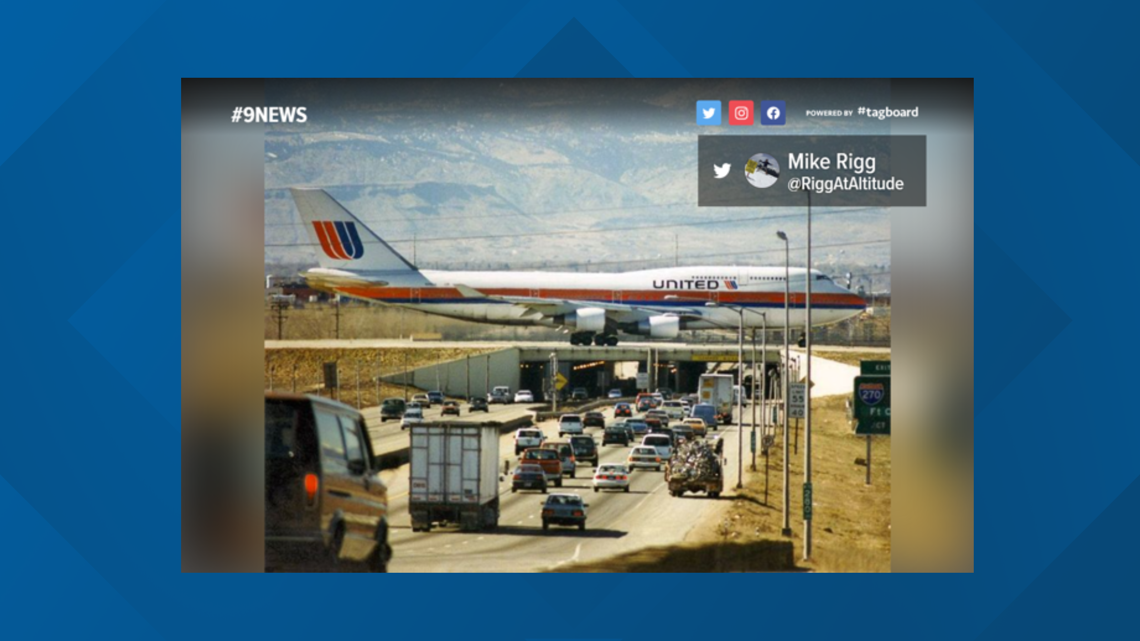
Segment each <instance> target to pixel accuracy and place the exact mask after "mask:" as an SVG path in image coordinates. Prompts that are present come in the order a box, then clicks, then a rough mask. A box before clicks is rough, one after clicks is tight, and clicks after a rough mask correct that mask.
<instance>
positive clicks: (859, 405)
mask: <svg viewBox="0 0 1140 641" xmlns="http://www.w3.org/2000/svg"><path fill="white" fill-rule="evenodd" d="M855 433H856V434H890V433H891V377H890V376H856V377H855Z"/></svg>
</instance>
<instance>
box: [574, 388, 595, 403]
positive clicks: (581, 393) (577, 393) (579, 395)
mask: <svg viewBox="0 0 1140 641" xmlns="http://www.w3.org/2000/svg"><path fill="white" fill-rule="evenodd" d="M589 398H590V394H589V393H588V392H587V391H586V388H585V387H575V388H574V390H573V391H572V392H570V400H572V401H585V400H589Z"/></svg>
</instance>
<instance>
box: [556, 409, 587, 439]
mask: <svg viewBox="0 0 1140 641" xmlns="http://www.w3.org/2000/svg"><path fill="white" fill-rule="evenodd" d="M584 431H585V428H584V427H583V426H582V417H581V416H579V415H577V414H563V415H562V416H559V417H558V436H563V435H566V434H582V433H583V432H584Z"/></svg>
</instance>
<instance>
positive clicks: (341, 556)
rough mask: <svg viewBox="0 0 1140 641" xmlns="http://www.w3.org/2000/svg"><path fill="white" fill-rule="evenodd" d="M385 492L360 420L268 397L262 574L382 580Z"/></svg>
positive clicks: (323, 405) (310, 402)
mask: <svg viewBox="0 0 1140 641" xmlns="http://www.w3.org/2000/svg"><path fill="white" fill-rule="evenodd" d="M391 557H392V548H391V547H389V545H388V488H387V486H385V485H384V482H383V481H381V480H380V475H379V467H378V466H377V465H376V464H375V462H374V458H373V454H372V442H371V440H370V439H369V438H368V430H367V429H365V427H364V418H363V417H362V416H361V415H360V412H357V411H356V410H355V409H353V408H351V407H349V406H348V405H344V404H342V403H337V402H335V401H330V400H327V399H323V398H320V397H316V396H302V395H299V394H280V393H274V392H267V393H266V394H265V569H266V570H267V571H272V570H278V569H284V570H288V571H305V570H309V571H312V570H316V571H325V572H328V571H334V572H335V571H339V570H345V569H349V567H350V566H356V567H360V566H363V567H366V568H368V569H369V570H372V571H374V572H387V571H388V560H389V559H390V558H391Z"/></svg>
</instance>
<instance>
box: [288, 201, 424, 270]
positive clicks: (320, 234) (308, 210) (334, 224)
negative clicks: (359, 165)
mask: <svg viewBox="0 0 1140 641" xmlns="http://www.w3.org/2000/svg"><path fill="white" fill-rule="evenodd" d="M289 192H290V193H292V194H293V201H294V202H295V203H297V210H298V211H299V212H301V220H303V221H304V223H305V230H306V231H307V232H308V233H309V237H310V238H311V239H312V240H313V242H314V244H316V245H317V247H316V251H317V260H318V261H319V262H320V264H321V267H328V268H333V269H352V270H360V271H382V272H406V273H408V274H409V275H411V274H413V273H414V274H419V270H418V269H416V266H415V265H413V264H411V263H409V262H408V261H407V260H405V259H404V257H403V256H401V255H400V254H398V253H396V250H394V249H392V247H391V246H390V245H388V243H386V242H384V241H383V240H382V239H381V238H380V237H379V236H377V235H376V234H375V233H374V232H373V231H372V230H371V229H369V228H368V227H366V226H365V225H364V223H362V222H361V221H360V219H358V218H357V217H356V216H353V215H352V213H350V212H349V211H348V210H347V209H345V208H344V206H343V205H341V204H340V203H338V202H337V201H336V199H334V198H333V197H332V196H330V195H328V193H327V192H325V190H323V189H303V188H290V189H289Z"/></svg>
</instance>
